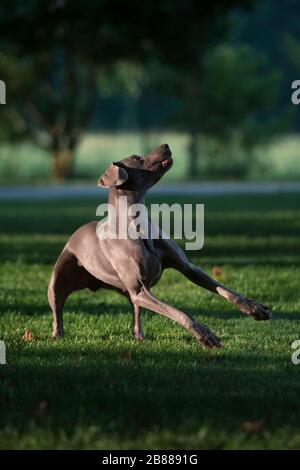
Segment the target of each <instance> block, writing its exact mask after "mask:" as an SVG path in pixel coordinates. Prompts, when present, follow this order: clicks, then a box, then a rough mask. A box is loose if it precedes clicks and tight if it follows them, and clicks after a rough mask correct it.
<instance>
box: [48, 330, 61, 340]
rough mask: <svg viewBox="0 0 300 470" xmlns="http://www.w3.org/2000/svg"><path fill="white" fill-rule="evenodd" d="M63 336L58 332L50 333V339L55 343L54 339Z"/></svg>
mask: <svg viewBox="0 0 300 470" xmlns="http://www.w3.org/2000/svg"><path fill="white" fill-rule="evenodd" d="M63 336H64V334H63V333H62V332H60V331H55V332H53V333H52V336H51V339H52V340H53V341H55V340H56V339H60V338H63Z"/></svg>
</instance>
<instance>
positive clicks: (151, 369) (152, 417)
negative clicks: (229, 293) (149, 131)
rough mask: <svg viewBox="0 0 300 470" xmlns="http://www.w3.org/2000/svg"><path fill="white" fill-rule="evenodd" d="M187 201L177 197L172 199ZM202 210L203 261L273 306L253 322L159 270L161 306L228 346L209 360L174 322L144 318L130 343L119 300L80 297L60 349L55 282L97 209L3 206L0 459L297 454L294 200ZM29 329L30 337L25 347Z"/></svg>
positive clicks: (224, 199)
mask: <svg viewBox="0 0 300 470" xmlns="http://www.w3.org/2000/svg"><path fill="white" fill-rule="evenodd" d="M168 200H169V201H171V200H174V201H175V200H176V201H177V200H178V198H176V197H174V198H173V199H172V198H171V197H170V198H169V199H168ZM192 201H194V202H204V203H205V212H206V219H205V220H206V239H205V246H204V249H203V250H202V251H201V252H198V253H192V255H191V258H192V260H193V262H194V263H197V264H199V265H201V266H202V268H204V269H205V270H207V271H208V272H211V271H212V268H213V267H214V266H216V265H217V266H219V267H220V268H221V275H222V277H223V278H224V281H223V282H224V283H226V284H227V285H229V286H231V287H232V288H234V289H236V290H239V291H241V292H243V293H247V295H248V296H251V297H255V298H257V299H260V300H262V301H263V302H264V303H267V304H269V305H270V306H271V307H272V309H273V313H274V315H273V320H272V321H270V322H255V321H253V320H252V319H250V318H246V317H244V316H243V315H242V314H241V313H239V312H238V311H236V310H235V309H234V308H233V307H232V306H231V305H229V304H227V303H226V302H225V301H224V300H223V299H221V298H219V297H217V296H214V295H213V294H210V293H209V292H206V291H204V290H201V289H200V288H198V287H197V286H194V285H192V284H191V283H190V282H188V281H187V280H186V279H184V278H183V277H182V275H180V274H178V273H176V272H175V271H172V270H170V271H167V272H165V273H164V275H163V277H162V279H161V281H160V283H159V284H158V285H157V286H156V287H155V288H154V292H155V294H156V295H157V296H159V297H161V298H164V299H165V301H167V302H169V303H172V304H174V305H177V306H179V307H182V308H185V309H186V310H187V311H189V312H191V313H192V314H193V315H194V316H195V317H196V318H197V319H199V321H201V322H204V323H205V324H207V325H208V326H209V327H210V328H211V329H212V330H213V331H214V332H215V333H216V334H217V335H219V336H221V338H222V341H223V348H222V349H221V350H220V351H206V350H203V349H201V347H199V345H198V344H197V342H196V341H195V340H194V339H193V338H192V337H191V336H189V335H188V334H187V333H186V332H185V331H184V330H183V329H181V328H180V327H179V326H177V325H176V324H174V323H172V322H171V321H170V320H168V319H166V318H163V317H161V316H159V315H157V314H154V313H151V312H147V311H145V312H144V313H143V325H144V331H145V334H146V340H145V341H144V342H143V343H142V344H140V343H136V342H135V341H134V340H133V339H131V336H130V323H131V313H130V309H129V306H128V304H127V302H126V301H125V300H124V299H123V298H122V297H120V296H118V295H117V294H114V293H112V292H107V291H101V292H98V293H96V294H92V293H90V292H88V291H82V292H80V293H77V294H73V296H71V297H70V299H69V301H68V302H67V305H66V308H65V316H64V318H65V329H66V337H65V339H63V340H61V341H57V342H52V341H51V340H50V339H49V338H50V333H51V316H50V312H49V308H48V305H47V302H46V288H47V282H48V279H49V276H50V273H51V269H52V267H53V264H54V262H55V259H56V257H57V255H58V253H59V251H60V250H61V249H62V247H63V245H64V243H65V241H66V240H67V238H68V235H69V234H70V233H71V232H72V231H73V230H74V229H75V228H76V227H78V226H79V225H80V224H82V223H84V222H86V221H88V220H92V219H94V218H95V216H94V214H95V210H96V205H97V203H98V202H99V201H96V200H74V201H59V202H58V201H53V202H37V201H35V202H32V203H30V202H20V203H17V202H14V203H8V202H5V203H1V204H0V218H1V228H2V230H1V236H0V243H1V250H0V258H1V266H0V283H1V288H0V308H1V322H0V339H3V340H5V342H6V345H7V361H8V364H7V365H5V366H4V365H2V366H1V365H0V448H2V449H3V448H10V449H20V448H26V449H32V448H44V449H49V448H50V449H56V448H59V449H61V448H67V449H79V448H80V449H100V448H105V449H116V448H123V449H128V448H132V449H137V448H147V449H151V448H154V449H159V448H162V449H164V448H174V449H178V448H184V449H207V448H209V449H220V448H221V449H252V448H258V449H275V448H276V449H279V448H289V449H295V448H299V447H300V403H299V395H300V381H299V374H300V365H299V366H295V365H293V364H292V362H291V353H292V349H291V343H292V341H294V340H295V339H300V329H299V326H300V324H299V319H300V298H299V251H300V240H299V229H300V203H299V194H284V195H265V196H259V195H251V196H247V195H240V196H219V197H205V198H201V200H199V198H197V201H196V199H195V198H194V199H193V198H189V199H188V198H186V199H182V202H192ZM25 329H27V330H28V331H30V332H31V333H32V335H33V338H32V340H31V341H25V340H24V339H22V336H23V334H24V331H25Z"/></svg>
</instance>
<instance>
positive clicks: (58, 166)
mask: <svg viewBox="0 0 300 470" xmlns="http://www.w3.org/2000/svg"><path fill="white" fill-rule="evenodd" d="M73 163H74V151H73V150H71V149H69V148H67V149H62V150H56V151H55V152H54V153H53V178H54V180H56V181H65V180H66V179H68V178H70V177H71V176H72V174H73Z"/></svg>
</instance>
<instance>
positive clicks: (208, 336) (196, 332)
mask: <svg viewBox="0 0 300 470" xmlns="http://www.w3.org/2000/svg"><path fill="white" fill-rule="evenodd" d="M131 300H132V302H133V304H134V305H135V306H139V307H144V308H147V309H149V310H152V311H154V312H157V313H160V314H161V315H164V316H166V317H168V318H171V319H172V320H175V321H176V322H177V323H179V325H181V326H183V327H184V328H185V329H186V330H187V331H188V332H189V333H191V334H192V335H193V336H195V338H196V339H197V341H198V342H199V343H200V344H201V345H202V346H205V347H208V348H220V347H221V342H220V338H218V336H216V335H214V333H212V332H211V331H210V330H209V329H208V328H207V326H205V325H202V324H201V323H198V322H196V320H194V319H193V318H191V317H189V316H188V315H187V314H186V313H185V312H183V311H181V310H178V309H177V308H174V307H172V306H171V305H169V304H166V303H164V302H162V301H161V300H159V299H157V298H156V297H154V296H153V295H152V294H151V293H150V291H148V290H147V289H145V288H144V287H143V288H142V289H141V291H140V292H139V293H132V294H131Z"/></svg>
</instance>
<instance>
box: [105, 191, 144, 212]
mask: <svg viewBox="0 0 300 470" xmlns="http://www.w3.org/2000/svg"><path fill="white" fill-rule="evenodd" d="M121 196H123V197H126V199H127V205H128V207H130V206H132V205H133V204H144V203H145V202H144V197H145V193H144V191H129V190H127V189H120V188H110V190H109V193H108V203H109V204H111V205H112V206H114V207H115V208H117V207H118V202H119V198H120V197H121Z"/></svg>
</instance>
